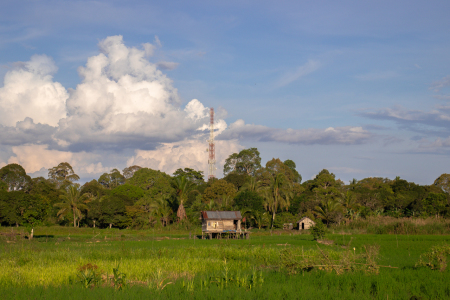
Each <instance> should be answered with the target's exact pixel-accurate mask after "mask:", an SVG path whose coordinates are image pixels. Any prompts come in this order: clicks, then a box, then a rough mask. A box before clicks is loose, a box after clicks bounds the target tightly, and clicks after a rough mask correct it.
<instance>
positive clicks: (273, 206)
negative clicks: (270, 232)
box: [263, 173, 293, 228]
mask: <svg viewBox="0 0 450 300" xmlns="http://www.w3.org/2000/svg"><path fill="white" fill-rule="evenodd" d="M263 197H264V199H265V202H264V207H265V209H266V210H267V211H269V212H271V213H272V226H271V228H273V223H274V220H275V214H276V212H277V209H278V208H281V209H286V210H287V209H288V208H289V206H290V205H291V202H290V199H291V198H292V197H293V193H292V184H291V183H290V182H289V180H288V179H287V178H286V175H284V174H283V173H278V174H276V175H274V176H272V177H270V183H269V186H268V187H266V188H265V190H264V194H263Z"/></svg>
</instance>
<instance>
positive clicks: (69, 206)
mask: <svg viewBox="0 0 450 300" xmlns="http://www.w3.org/2000/svg"><path fill="white" fill-rule="evenodd" d="M60 198H61V200H63V202H61V203H56V204H55V205H54V206H55V207H57V208H59V209H60V210H59V211H58V213H57V215H58V217H59V218H63V217H64V216H67V215H68V214H70V213H72V214H73V227H77V220H78V219H81V216H82V213H81V210H87V209H88V207H87V206H86V204H84V203H83V199H84V196H82V195H81V194H80V189H79V187H78V185H72V186H69V188H68V189H67V190H66V191H65V193H64V194H63V195H61V196H60Z"/></svg>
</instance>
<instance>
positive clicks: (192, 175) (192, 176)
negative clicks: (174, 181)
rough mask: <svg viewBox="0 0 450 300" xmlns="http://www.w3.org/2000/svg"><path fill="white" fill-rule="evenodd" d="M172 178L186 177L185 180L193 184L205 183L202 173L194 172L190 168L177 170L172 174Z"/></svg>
mask: <svg viewBox="0 0 450 300" xmlns="http://www.w3.org/2000/svg"><path fill="white" fill-rule="evenodd" d="M173 176H174V177H182V176H184V177H186V179H187V180H189V181H191V182H193V183H195V184H197V185H198V184H203V183H205V180H204V175H203V171H196V170H194V169H191V168H184V170H183V169H181V168H180V169H177V170H176V171H175V172H174V173H173Z"/></svg>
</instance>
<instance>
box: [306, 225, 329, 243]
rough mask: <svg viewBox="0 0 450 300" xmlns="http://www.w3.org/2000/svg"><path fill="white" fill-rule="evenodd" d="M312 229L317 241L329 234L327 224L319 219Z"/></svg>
mask: <svg viewBox="0 0 450 300" xmlns="http://www.w3.org/2000/svg"><path fill="white" fill-rule="evenodd" d="M310 230H311V235H312V236H313V238H314V240H315V241H317V240H319V239H323V238H324V237H325V235H326V234H327V226H325V224H323V222H320V221H317V222H316V224H315V225H314V226H312V227H310Z"/></svg>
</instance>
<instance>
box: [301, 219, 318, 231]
mask: <svg viewBox="0 0 450 300" xmlns="http://www.w3.org/2000/svg"><path fill="white" fill-rule="evenodd" d="M297 223H298V230H304V229H309V228H311V227H312V226H314V225H316V222H314V221H313V220H311V219H310V218H308V217H303V218H301V219H300V221H298V222H297Z"/></svg>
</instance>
